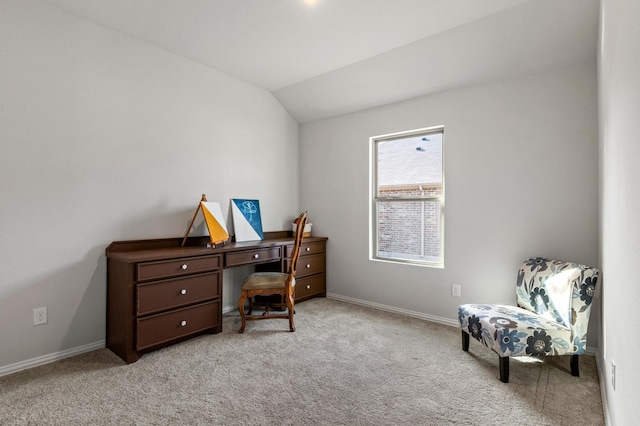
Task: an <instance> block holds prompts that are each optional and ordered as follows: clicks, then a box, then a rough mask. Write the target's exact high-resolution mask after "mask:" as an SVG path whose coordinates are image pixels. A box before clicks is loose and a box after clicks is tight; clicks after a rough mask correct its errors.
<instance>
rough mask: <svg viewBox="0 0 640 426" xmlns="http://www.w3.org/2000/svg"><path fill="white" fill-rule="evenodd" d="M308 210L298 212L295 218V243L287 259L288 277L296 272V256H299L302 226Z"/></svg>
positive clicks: (304, 223)
mask: <svg viewBox="0 0 640 426" xmlns="http://www.w3.org/2000/svg"><path fill="white" fill-rule="evenodd" d="M307 215H308V212H302V213H300V216H298V219H296V234H295V235H294V237H295V243H294V244H293V251H292V252H291V260H290V261H289V271H288V272H289V278H290V279H291V278H293V277H294V276H295V274H296V267H297V266H298V257H300V245H301V244H302V238H303V236H304V227H305V225H306V224H307Z"/></svg>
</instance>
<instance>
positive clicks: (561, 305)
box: [516, 257, 599, 335]
mask: <svg viewBox="0 0 640 426" xmlns="http://www.w3.org/2000/svg"><path fill="white" fill-rule="evenodd" d="M598 275H599V271H598V269H596V268H593V267H590V266H586V265H580V264H577V263H571V262H563V261H561V260H553V259H547V258H544V257H532V258H529V259H527V260H526V261H525V262H524V263H523V264H522V265H521V266H520V270H519V271H518V281H517V285H516V295H517V298H518V306H520V307H521V308H524V309H527V310H529V311H532V312H535V313H537V314H538V315H540V316H543V317H545V318H547V319H550V320H553V321H556V322H558V323H560V324H562V325H564V326H565V327H567V328H574V327H579V328H581V330H580V334H584V335H586V332H587V326H588V324H589V315H590V312H591V301H592V298H593V295H594V292H595V288H596V282H597V281H598ZM574 334H575V333H574Z"/></svg>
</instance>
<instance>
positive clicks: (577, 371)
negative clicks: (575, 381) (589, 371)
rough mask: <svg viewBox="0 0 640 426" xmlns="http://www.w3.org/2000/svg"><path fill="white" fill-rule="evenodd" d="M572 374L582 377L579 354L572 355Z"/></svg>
mask: <svg viewBox="0 0 640 426" xmlns="http://www.w3.org/2000/svg"><path fill="white" fill-rule="evenodd" d="M571 375H572V376H575V377H580V366H579V364H578V355H571Z"/></svg>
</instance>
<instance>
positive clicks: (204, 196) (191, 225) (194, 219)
mask: <svg viewBox="0 0 640 426" xmlns="http://www.w3.org/2000/svg"><path fill="white" fill-rule="evenodd" d="M203 201H205V202H206V201H207V196H206V195H205V194H202V199H201V200H200V203H201V202H203ZM200 203H198V208H197V209H196V212H195V213H194V214H193V218H192V219H191V223H190V224H189V226H188V227H187V233H186V234H184V238H183V239H182V243H181V244H180V247H184V244H185V243H186V242H187V237H188V236H189V232H191V228H193V224H194V222H195V221H196V217H198V212H199V211H200V209H202V204H200Z"/></svg>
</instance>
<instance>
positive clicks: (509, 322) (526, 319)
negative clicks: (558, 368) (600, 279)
mask: <svg viewBox="0 0 640 426" xmlns="http://www.w3.org/2000/svg"><path fill="white" fill-rule="evenodd" d="M458 322H459V323H460V328H461V329H462V330H463V331H465V332H467V333H469V335H470V336H471V337H473V338H475V339H476V340H478V341H479V342H481V343H482V344H484V345H485V346H487V347H488V348H490V349H492V350H493V351H495V352H496V353H497V354H498V355H500V356H503V357H505V356H532V355H533V356H538V355H569V354H580V353H584V351H585V349H586V348H585V344H584V343H583V342H586V339H585V340H583V339H582V337H583V336H582V334H583V333H582V332H581V331H580V330H573V331H572V329H570V328H568V327H566V326H565V325H564V324H562V323H560V322H556V321H553V320H551V319H548V318H546V317H544V316H541V315H538V314H536V313H534V312H531V311H528V310H526V309H522V308H519V307H516V306H507V305H478V304H467V305H460V306H459V307H458ZM574 333H576V335H575V336H574ZM584 333H585V334H586V330H584Z"/></svg>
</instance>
